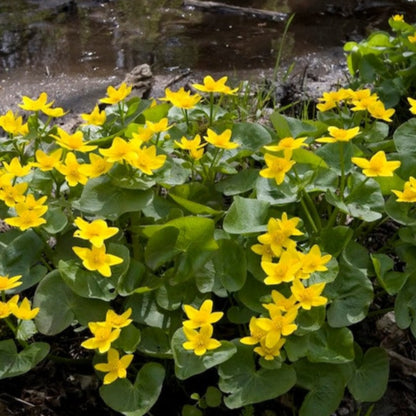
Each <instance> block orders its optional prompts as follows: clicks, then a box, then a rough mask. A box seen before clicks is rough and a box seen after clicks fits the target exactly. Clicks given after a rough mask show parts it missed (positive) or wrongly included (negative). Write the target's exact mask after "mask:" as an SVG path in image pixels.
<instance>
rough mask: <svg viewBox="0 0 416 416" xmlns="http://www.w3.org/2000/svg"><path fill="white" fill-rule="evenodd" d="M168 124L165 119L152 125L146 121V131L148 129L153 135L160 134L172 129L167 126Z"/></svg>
mask: <svg viewBox="0 0 416 416" xmlns="http://www.w3.org/2000/svg"><path fill="white" fill-rule="evenodd" d="M168 124H169V120H168V119H167V118H166V117H165V118H162V119H161V120H159V121H158V122H157V123H152V122H151V121H149V120H148V121H146V127H147V129H149V130H150V131H151V132H152V133H154V134H157V133H162V132H164V131H167V130H169V129H170V128H172V126H168Z"/></svg>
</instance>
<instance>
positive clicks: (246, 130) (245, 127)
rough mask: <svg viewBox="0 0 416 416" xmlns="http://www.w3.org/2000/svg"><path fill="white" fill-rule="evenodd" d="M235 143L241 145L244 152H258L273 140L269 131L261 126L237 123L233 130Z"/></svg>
mask: <svg viewBox="0 0 416 416" xmlns="http://www.w3.org/2000/svg"><path fill="white" fill-rule="evenodd" d="M232 132H233V134H232V137H233V142H236V143H239V144H240V145H241V147H240V148H237V151H239V149H242V150H250V151H252V152H257V151H258V150H260V149H261V148H262V147H263V146H264V145H266V144H269V143H270V142H271V140H272V138H271V136H270V133H269V132H268V130H267V129H266V128H265V127H263V126H262V125H261V124H255V123H235V124H234V125H233V129H232Z"/></svg>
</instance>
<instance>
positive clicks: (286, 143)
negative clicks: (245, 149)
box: [264, 137, 307, 159]
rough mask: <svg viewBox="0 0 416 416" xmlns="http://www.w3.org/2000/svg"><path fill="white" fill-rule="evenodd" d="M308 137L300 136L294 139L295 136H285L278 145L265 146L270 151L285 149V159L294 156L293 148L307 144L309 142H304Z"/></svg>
mask: <svg viewBox="0 0 416 416" xmlns="http://www.w3.org/2000/svg"><path fill="white" fill-rule="evenodd" d="M306 139H307V138H306V137H299V138H298V139H294V138H293V137H284V138H283V139H281V140H280V141H279V143H278V144H277V145H273V146H264V148H265V149H266V150H267V151H269V152H279V151H283V155H284V157H285V159H290V158H291V157H292V153H293V150H295V149H299V148H301V147H304V146H307V144H306V143H304V141H305V140H306Z"/></svg>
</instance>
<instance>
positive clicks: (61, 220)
mask: <svg viewBox="0 0 416 416" xmlns="http://www.w3.org/2000/svg"><path fill="white" fill-rule="evenodd" d="M44 218H45V220H46V224H44V225H43V226H42V228H43V229H44V230H45V231H47V232H48V233H49V234H57V233H59V232H61V231H62V230H63V229H64V228H65V227H66V226H67V224H68V218H67V217H66V215H65V214H64V213H63V212H62V208H60V207H53V206H52V207H49V209H48V210H47V211H46V214H45V215H44Z"/></svg>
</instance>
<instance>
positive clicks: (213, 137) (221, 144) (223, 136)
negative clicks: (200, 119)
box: [204, 129, 240, 149]
mask: <svg viewBox="0 0 416 416" xmlns="http://www.w3.org/2000/svg"><path fill="white" fill-rule="evenodd" d="M231 135H232V132H231V130H230V129H226V130H224V131H223V132H222V133H220V134H218V133H216V132H215V131H214V130H211V129H208V130H207V136H204V139H205V140H206V141H207V142H208V143H211V144H212V145H213V146H215V147H218V148H219V149H235V148H237V147H239V146H240V145H239V144H238V143H232V142H230V140H231Z"/></svg>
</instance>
